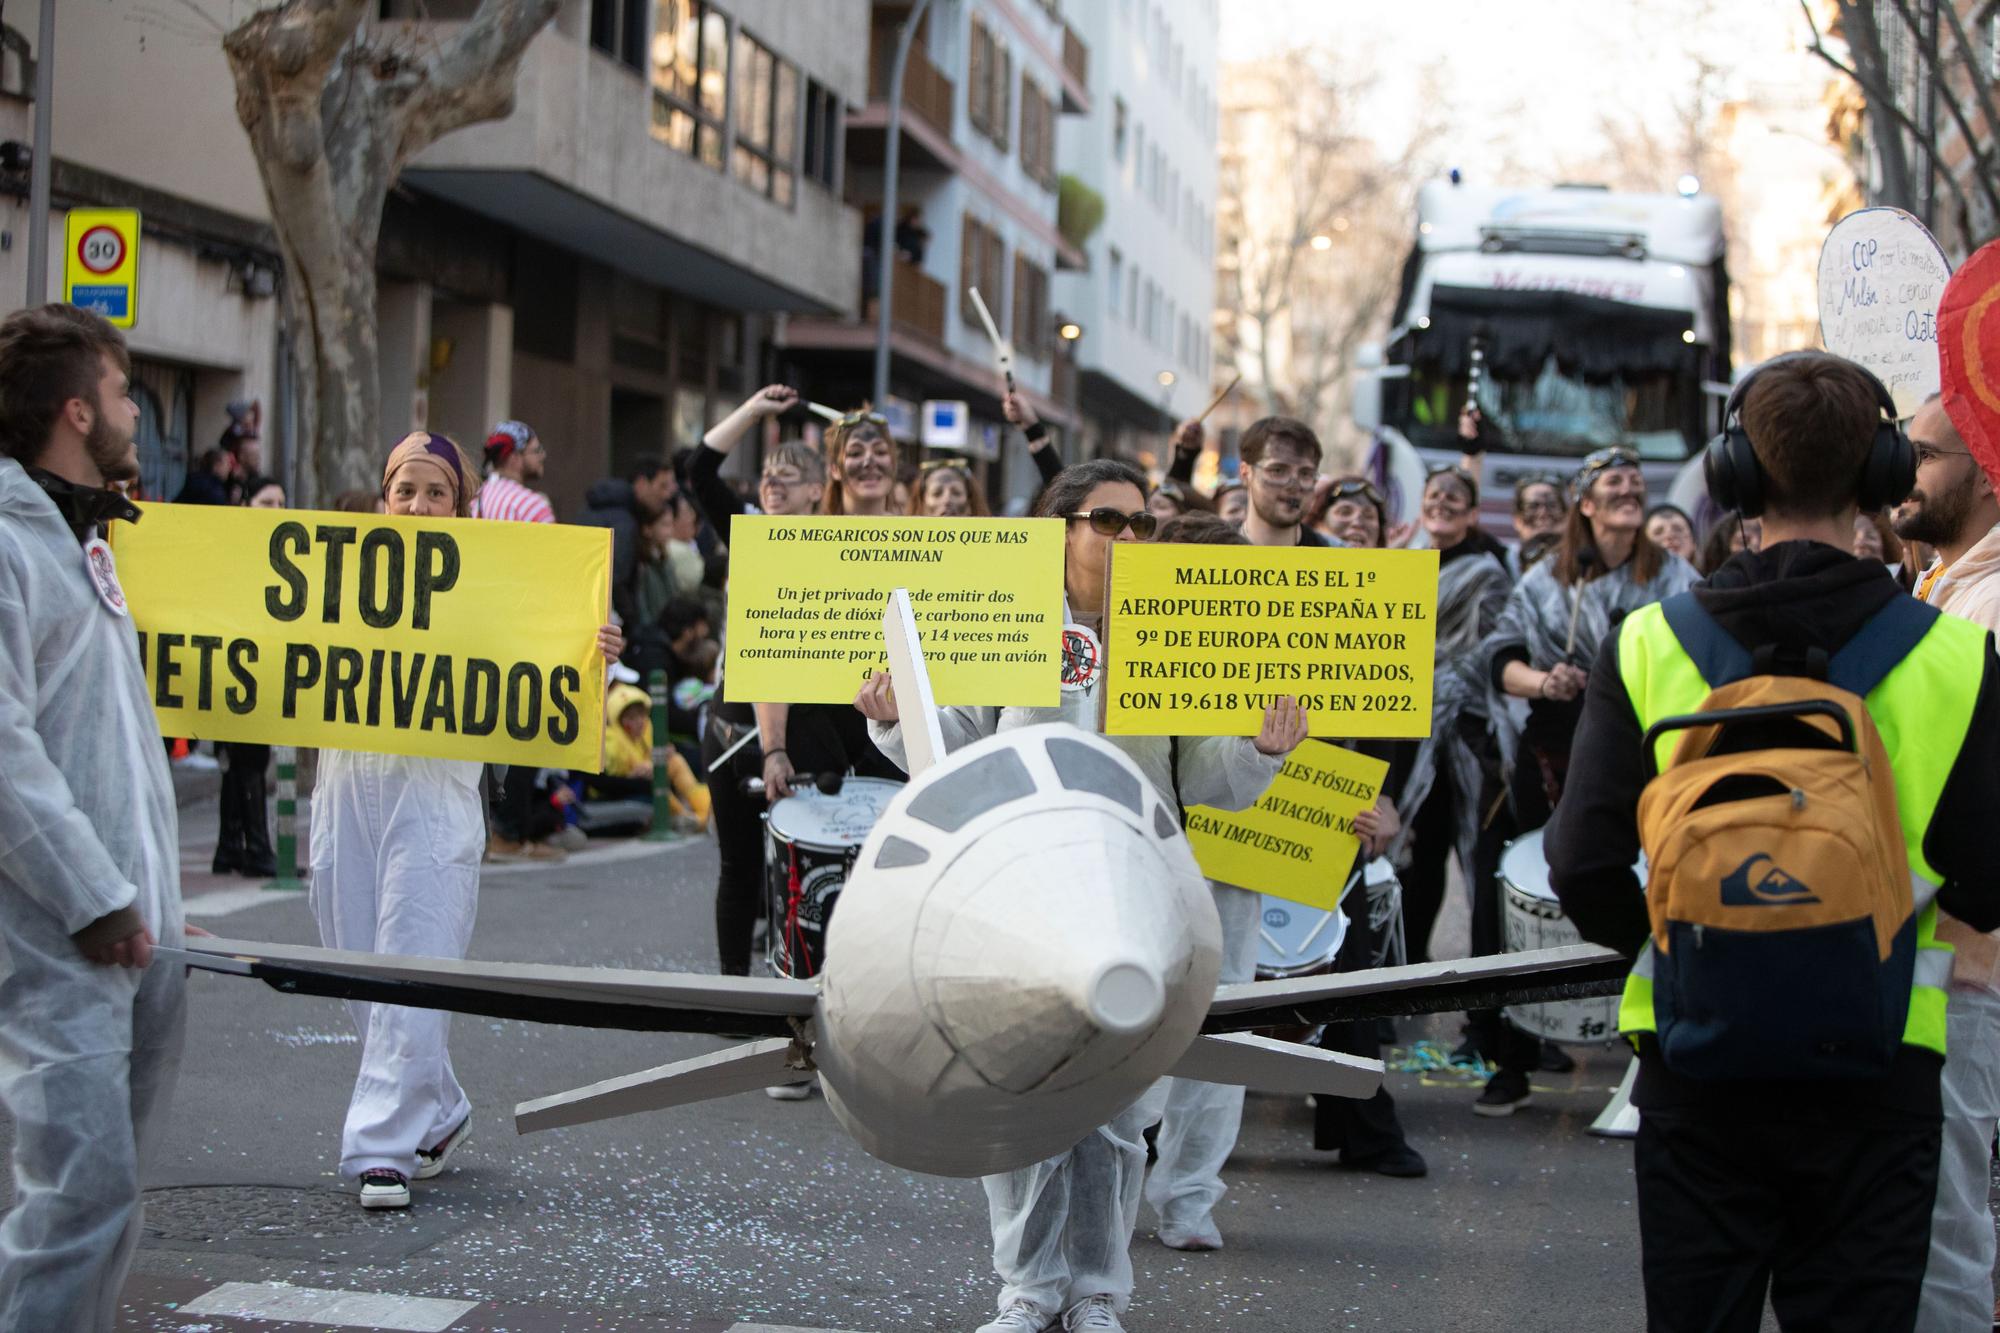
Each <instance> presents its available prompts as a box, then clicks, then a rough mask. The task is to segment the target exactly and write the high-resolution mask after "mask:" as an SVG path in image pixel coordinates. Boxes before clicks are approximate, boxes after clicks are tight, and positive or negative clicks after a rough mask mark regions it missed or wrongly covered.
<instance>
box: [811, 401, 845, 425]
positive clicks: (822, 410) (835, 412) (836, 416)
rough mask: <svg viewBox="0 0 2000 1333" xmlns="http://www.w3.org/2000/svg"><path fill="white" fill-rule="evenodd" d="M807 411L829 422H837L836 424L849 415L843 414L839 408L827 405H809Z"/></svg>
mask: <svg viewBox="0 0 2000 1333" xmlns="http://www.w3.org/2000/svg"><path fill="white" fill-rule="evenodd" d="M806 411H808V412H811V413H813V414H815V415H817V416H822V417H825V418H826V419H827V420H828V421H831V422H835V423H836V424H837V423H838V422H839V421H840V419H841V418H842V417H844V416H846V415H847V413H845V412H842V411H841V410H840V409H838V408H834V407H828V406H827V405H826V404H825V403H807V404H806Z"/></svg>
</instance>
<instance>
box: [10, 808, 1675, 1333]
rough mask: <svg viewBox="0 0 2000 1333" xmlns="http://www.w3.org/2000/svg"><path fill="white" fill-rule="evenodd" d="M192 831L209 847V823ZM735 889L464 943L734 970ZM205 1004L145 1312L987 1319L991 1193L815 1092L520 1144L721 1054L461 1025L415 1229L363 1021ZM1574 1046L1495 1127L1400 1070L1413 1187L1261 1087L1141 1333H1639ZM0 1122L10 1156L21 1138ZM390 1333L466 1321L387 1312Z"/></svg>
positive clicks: (157, 1220)
mask: <svg viewBox="0 0 2000 1333" xmlns="http://www.w3.org/2000/svg"><path fill="white" fill-rule="evenodd" d="M187 813H188V815H189V816H190V818H189V825H190V834H189V846H190V848H191V850H194V849H196V845H197V844H199V843H200V842H201V838H202V821H203V818H204V812H203V811H202V810H201V809H200V807H196V808H193V809H191V810H189V811H188V812H187ZM194 854H195V855H196V856H198V855H199V851H198V850H195V851H194ZM714 872H715V855H714V849H713V845H712V844H711V843H708V842H707V841H705V840H704V841H698V842H690V843H685V844H682V845H679V846H676V847H673V848H670V849H664V850H662V849H654V848H644V847H641V846H640V845H637V844H627V845H624V846H622V847H612V848H608V849H602V850H600V849H593V850H592V851H591V852H590V853H587V854H586V855H585V856H584V857H582V858H579V859H576V860H573V861H572V862H571V863H570V864H568V865H566V866H563V867H561V868H559V869H553V870H544V869H541V868H516V867H507V868H493V867H489V868H488V873H487V875H486V877H485V880H484V883H483V885H482V890H481V901H480V909H479V926H478V932H477V935H476V937H475V939H474V942H473V949H472V952H473V955H474V956H476V957H479V958H486V959H518V960H536V961H550V962H561V963H583V964H602V965H608V966H623V967H645V968H665V969H681V970H691V971H709V970H712V969H713V966H714V947H713V940H714V933H713V925H712V886H713V881H714ZM190 894H191V897H190V901H191V914H192V915H193V919H195V920H197V921H198V922H201V923H202V924H205V925H207V926H208V927H209V928H210V929H212V930H214V931H216V932H217V933H219V934H224V935H229V936H234V937H240V938H250V939H267V940H275V941H291V942H302V943H314V942H316V940H315V939H314V932H313V927H312V923H311V920H310V918H309V916H308V914H307V911H306V907H305V903H304V901H303V897H302V895H295V894H294V895H282V894H271V893H260V892H258V891H257V890H255V889H254V888H246V887H244V886H243V885H242V882H241V881H219V880H212V879H208V878H206V877H202V876H195V875H191V876H190ZM1459 915H1460V916H1461V917H1462V910H1461V911H1460V913H1459ZM1450 929H1451V927H1450V926H1447V933H1449V931H1450ZM1459 929H1460V931H1461V932H1462V925H1461V926H1460V927H1459ZM1461 938H1462V934H1461ZM1443 942H1444V943H1446V944H1448V943H1449V940H1448V939H1447V940H1446V941H1443ZM192 992H193V997H192V1010H191V1028H190V1039H189V1044H188V1051H187V1055H186V1060H185V1064H184V1068H183V1073H182V1077H181V1082H180V1088H179V1093H178V1096H177V1097H176V1100H175V1102H174V1107H173V1112H172V1119H171V1124H170V1126H169V1129H168V1131H167V1135H166V1149H165V1152H164V1156H163V1160H162V1161H161V1162H160V1164H159V1166H158V1168H157V1170H156V1174H155V1181H154V1185H155V1187H154V1189H153V1190H152V1191H151V1194H150V1203H149V1212H148V1235H147V1239H146V1242H145V1244H144V1246H143V1248H142V1250H141V1252H140V1254H139V1257H138V1261H137V1264H136V1267H135V1270H134V1277H133V1281H132V1282H131V1284H129V1285H128V1288H127V1296H128V1300H129V1302H130V1304H129V1308H128V1315H127V1325H126V1326H127V1327H130V1328H133V1329H147V1330H186V1331H190V1333H191V1331H192V1330H213V1331H214V1333H222V1331H223V1330H236V1329H251V1328H272V1329H277V1328H292V1329H297V1328H300V1327H302V1326H303V1325H301V1324H299V1323H270V1322H256V1321H248V1320H237V1319H231V1318H227V1317H206V1316H204V1317H199V1318H197V1317H196V1316H195V1315H194V1313H193V1312H192V1311H187V1310H184V1309H183V1307H184V1305H185V1303H186V1302H188V1301H189V1300H194V1299H196V1298H197V1297H200V1295H201V1293H204V1292H207V1291H209V1290H210V1289H211V1288H213V1287H215V1286H216V1285H217V1284H220V1283H230V1282H240V1283H264V1282H285V1283H291V1284H296V1285H299V1286H303V1287H310V1288H318V1289H325V1290H328V1291H334V1292H350V1293H352V1292H361V1293H384V1294H388V1295H390V1296H395V1297H406V1298H413V1297H428V1298H449V1299H451V1300H456V1301H459V1302H464V1303H479V1304H478V1306H477V1309H475V1310H474V1311H473V1312H472V1313H469V1314H466V1315H465V1316H463V1318H462V1319H460V1321H459V1322H456V1323H452V1324H451V1327H453V1328H455V1329H464V1328H473V1327H478V1328H487V1327H491V1328H496V1329H497V1328H501V1327H507V1328H515V1329H530V1328H550V1329H555V1328H614V1327H615V1328H630V1329H633V1330H639V1329H687V1330H717V1331H718V1333H719V1331H720V1330H724V1329H729V1328H732V1327H736V1326H738V1325H739V1324H747V1325H752V1326H758V1325H772V1326H784V1327H800V1328H811V1329H841V1330H856V1331H863V1333H874V1331H876V1330H890V1329H896V1330H904V1329H940V1330H943V1329H954V1330H970V1329H971V1328H973V1327H974V1326H976V1325H977V1324H979V1323H980V1322H982V1321H983V1320H984V1319H985V1318H987V1317H990V1316H989V1314H988V1311H990V1309H991V1308H992V1299H993V1295H994V1293H995V1290H996V1282H995V1280H994V1278H993V1275H992V1270H991V1267H990V1263H989V1257H988V1251H987V1229H986V1218H985V1207H984V1200H983V1197H982V1195H981V1193H980V1190H979V1187H978V1185H977V1183H976V1182H973V1181H957V1180H945V1179H937V1178H931V1177H924V1176H915V1175H910V1174H907V1173H905V1172H902V1171H900V1170H897V1169H894V1168H891V1167H888V1166H884V1165H882V1164H880V1163H878V1162H876V1161H875V1160H874V1159H872V1158H870V1157H868V1156H867V1155H866V1154H864V1153H863V1152H862V1151H861V1150H860V1149H859V1148H857V1147H855V1146H854V1145H853V1144H852V1143H851V1142H850V1141H849V1140H848V1139H847V1138H846V1137H845V1136H844V1135H843V1134H842V1133H841V1132H840V1130H839V1129H838V1128H837V1127H836V1126H835V1125H834V1123H833V1121H832V1119H831V1117H830V1116H829V1115H828V1114H827V1111H826V1107H825V1104H824V1102H823V1101H822V1100H820V1099H818V1098H814V1099H813V1100H812V1101H809V1102H804V1103H781V1102H774V1101H771V1100H769V1099H767V1098H765V1097H762V1096H759V1095H755V1094H753V1095H749V1096H743V1097H737V1098H734V1099H730V1100H727V1101H722V1102H714V1103H708V1104H706V1105H702V1106H697V1107H693V1108H687V1109H682V1110H676V1111H667V1112H659V1113H654V1114H651V1115H647V1116H643V1117H638V1118H633V1119H627V1120H621V1121H614V1122H609V1123H605V1124H599V1125H593V1126H586V1127H582V1128H576V1129H567V1130H559V1131H554V1132H550V1133H546V1134H540V1135H534V1136H530V1137H526V1138H522V1137H517V1136H516V1135H515V1134H514V1133H513V1131H512V1128H511V1123H510V1119H509V1111H510V1108H511V1107H512V1106H513V1104H514V1103H515V1102H517V1101H520V1100H523V1099H526V1098H529V1097H533V1096H537V1095H541V1094H545V1093H548V1092H552V1091H556V1090H559V1089H563V1088H569V1087H574V1086H577V1085H580V1084H583V1083H587V1082H591V1081H593V1080H596V1079H600V1078H604V1077H607V1076H611V1075H615V1074H619V1073H624V1072H629V1071H632V1070H636V1069H640V1068H644V1067H648V1066H652V1065H656V1064H661V1063H664V1062H667V1061H671V1060H675V1059H681V1058H685V1057H687V1056H689V1055H693V1054H697V1053H699V1052H701V1051H704V1050H707V1049H713V1048H714V1047H716V1046H717V1045H719V1044H721V1043H718V1042H715V1041H711V1040H707V1039H701V1038H689V1037H680V1038H677V1037H657V1036H648V1035H638V1034H631V1033H617V1032H593V1031H580V1030H573V1029H565V1028H553V1027H543V1026H536V1025H532V1024H526V1023H520V1022H511V1021H509V1022H495V1021H489V1020H485V1019H471V1018H463V1017H461V1018H459V1019H458V1020H457V1021H456V1023H455V1025H454V1028H453V1033H452V1054H453V1061H454V1064H455V1066H456V1068H457V1071H458V1073H459V1077H460V1079H461V1080H462V1081H463V1082H464V1084H465V1085H466V1087H467V1089H468V1091H469V1092H470V1093H471V1095H472V1097H473V1099H474V1102H475V1106H476V1109H475V1112H474V1116H475V1134H474V1138H473V1140H472V1142H471V1144H470V1145H469V1147H468V1148H467V1149H466V1150H465V1152H464V1153H463V1154H462V1155H460V1156H459V1157H458V1158H456V1159H455V1162H454V1169H452V1170H450V1171H448V1172H447V1173H446V1174H445V1175H444V1176H443V1177H442V1178H440V1179H439V1180H437V1181H434V1182H429V1183H427V1184H420V1185H418V1186H417V1189H418V1191H419V1194H418V1199H417V1204H416V1206H415V1207H413V1208H412V1209H410V1210H409V1211H408V1212H407V1213H406V1214H400V1215H398V1214H387V1215H382V1214H363V1213H362V1212H361V1211H360V1209H359V1208H358V1207H357V1206H356V1205H355V1204H354V1202H353V1201H352V1199H351V1197H349V1196H348V1195H347V1194H346V1193H345V1191H344V1190H343V1188H342V1186H341V1185H340V1183H339V1182H338V1181H337V1179H336V1178H335V1175H334V1166H335V1162H336V1158H337V1153H338V1136H339V1125H340V1120H341V1115H342V1112H343V1110H344V1108H345V1104H346V1100H347V1095H348V1091H349V1088H350V1086H351V1082H352V1079H353V1075H354V1070H355V1064H356V1059H357V1054H358V1047H357V1045H356V1041H355V1036H354V1032H353V1029H352V1028H351V1027H350V1025H349V1023H348V1020H347V1016H346V1013H345V1011H344V1009H343V1008H342V1007H341V1006H340V1005H338V1004H337V1003H335V1002H332V1001H325V1000H316V999H308V998H300V997H289V996H284V995H280V994H278V993H276V992H273V991H271V990H268V989H266V988H265V987H263V986H262V985H260V984H258V983H254V982H249V981H243V980H238V979H234V978H226V977H219V976H213V975H202V976H198V977H196V978H195V979H194V982H193V986H192ZM1455 1035H1456V1022H1455V1021H1446V1020H1441V1019H1440V1020H1429V1021H1424V1022H1420V1021H1417V1020H1406V1022H1405V1026H1404V1029H1403V1032H1402V1036H1403V1037H1404V1038H1405V1040H1406V1041H1407V1040H1414V1039H1416V1038H1419V1037H1424V1036H1431V1037H1435V1038H1438V1039H1440V1040H1443V1041H1445V1042H1447V1043H1449V1042H1450V1041H1452V1040H1455ZM1581 1054H1582V1056H1583V1063H1582V1065H1581V1068H1580V1069H1579V1070H1578V1072H1577V1073H1575V1074H1572V1075H1563V1076H1555V1075H1544V1076H1542V1077H1541V1079H1540V1080H1539V1082H1538V1086H1537V1094H1536V1100H1535V1103H1534V1104H1533V1105H1532V1106H1530V1107H1528V1108H1524V1109H1523V1110H1521V1111H1520V1112H1518V1113H1517V1114H1516V1115H1515V1116H1514V1117H1512V1118H1511V1119H1507V1120H1486V1119H1481V1118H1479V1117H1476V1116H1474V1115H1473V1114H1472V1113H1471V1110H1470V1103H1471V1100H1472V1097H1473V1096H1474V1094H1475V1093H1476V1091H1477V1086H1476V1084H1467V1083H1464V1082H1462V1081H1461V1080H1460V1079H1458V1078H1456V1077H1453V1076H1445V1077H1443V1078H1439V1077H1437V1076H1420V1075H1416V1074H1395V1075H1392V1081H1391V1087H1392V1090H1393V1091H1394V1093H1395V1095H1396V1096H1397V1098H1398V1100H1399V1101H1400V1103H1401V1105H1402V1108H1403V1114H1404V1119H1405V1122H1406V1124H1407V1125H1408V1127H1409V1131H1410V1135H1411V1139H1412V1141H1413V1143H1414V1144H1416V1146H1417V1147H1418V1148H1419V1149H1420V1151H1422V1152H1423V1153H1424V1154H1425V1155H1426V1157H1428V1158H1429V1160H1430V1164H1431V1173H1430V1176H1429V1177H1428V1178H1427V1179H1423V1180H1415V1181H1408V1180H1389V1179H1384V1178H1381V1177H1378V1176H1374V1175H1370V1174H1361V1173H1354V1172H1349V1171H1345V1170H1342V1169H1340V1168H1339V1167H1337V1166H1336V1165H1334V1163H1333V1162H1332V1160H1330V1158H1329V1157H1327V1156H1325V1155H1320V1154H1315V1153H1314V1152H1312V1151H1311V1148H1310V1131H1311V1112H1310V1111H1309V1110H1308V1108H1307V1107H1306V1106H1305V1104H1304V1103H1303V1101H1302V1100H1299V1099H1293V1098H1276V1097H1263V1096H1256V1095H1253V1096H1252V1098H1251V1100H1250V1105H1249V1109H1248V1113H1247V1115H1246V1117H1245V1124H1244V1129H1243V1135H1242V1138H1241V1141H1240V1143H1239V1145H1238V1148H1237V1152H1236V1155H1235V1157H1234V1159H1233V1160H1232V1162H1231V1164H1230V1168H1229V1170H1228V1172H1227V1174H1226V1179H1227V1182H1228V1184H1229V1186H1230V1189H1229V1193H1228V1195H1227V1197H1226V1198H1225V1199H1224V1200H1223V1202H1222V1204H1221V1206H1220V1207H1219V1209H1218V1210H1217V1218H1218V1221H1219V1223H1220V1225H1221V1227H1222V1230H1223V1232H1224V1235H1225V1237H1226V1238H1227V1242H1228V1246H1227V1248H1226V1249H1225V1250H1224V1251H1222V1252H1221V1253H1218V1254H1208V1255H1183V1254H1178V1253H1175V1252H1173V1251H1169V1250H1167V1249H1165V1248H1163V1247H1162V1246H1161V1245H1160V1244H1159V1243H1158V1241H1157V1240H1156V1239H1155V1238H1154V1236H1153V1233H1152V1223H1153V1219H1152V1218H1151V1217H1150V1215H1149V1216H1146V1217H1143V1218H1142V1220H1141V1223H1140V1230H1139V1234H1138V1236H1137V1238H1136V1239H1135V1241H1134V1257H1135V1263H1136V1267H1137V1272H1138V1283H1137V1292H1136V1295H1135V1298H1134V1303H1133V1308H1132V1312H1131V1314H1130V1315H1129V1316H1128V1318H1127V1323H1128V1325H1129V1327H1131V1328H1132V1329H1133V1330H1135V1333H1141V1331H1144V1330H1194V1329H1204V1330H1205V1329H1217V1328H1251V1327H1254V1328H1258V1329H1271V1330H1301V1331H1304V1330H1315V1331H1317V1330H1323V1329H1328V1328H1355V1329H1361V1328H1371V1329H1442V1328H1454V1327H1455V1328H1496V1327H1508V1328H1522V1329H1537V1330H1561V1329H1580V1330H1581V1329H1588V1330H1604V1329H1617V1328H1638V1327H1640V1326H1641V1324H1642V1322H1643V1320H1642V1316H1641V1302H1640V1294H1639V1276H1638V1256H1637V1233H1636V1228H1635V1224H1634V1220H1633V1210H1632V1180H1631V1169H1630V1148H1629V1145H1628V1144H1626V1143H1624V1142H1619V1141H1613V1140H1606V1139H1600V1138H1594V1137H1591V1136H1590V1135H1588V1134H1586V1133H1585V1132H1584V1131H1585V1127H1586V1126H1587V1125H1588V1124H1589V1123H1590V1121H1591V1119H1592V1118H1593V1117H1594V1116H1595V1115H1596V1114H1597V1112H1598V1111H1599V1110H1600V1109H1601V1108H1602V1106H1603V1105H1604V1103H1605V1101H1606V1099H1607V1098H1608V1096H1609V1094H1610V1092H1611V1090H1612V1087H1613V1085H1614V1084H1615V1083H1616V1081H1617V1078H1618V1076H1619V1075H1620V1074H1621V1073H1622V1070H1623V1064H1624V1061H1623V1057H1622V1056H1620V1055H1619V1054H1618V1053H1617V1052H1616V1051H1613V1050H1608V1049H1607V1050H1592V1051H1589V1052H1584V1053H1581ZM0 1132H5V1134H6V1137H7V1139H8V1140H10V1141H11V1127H7V1126H4V1125H0ZM200 1308H203V1307H202V1306H200V1305H199V1304H198V1305H197V1306H196V1309H200ZM209 1308H213V1306H211V1307H209ZM343 1308H346V1309H348V1310H349V1311H350V1315H349V1316H344V1317H342V1318H340V1319H333V1318H330V1317H329V1318H316V1319H315V1325H316V1326H318V1327H340V1326H349V1327H371V1326H378V1325H377V1324H374V1323H370V1322H368V1320H369V1319H372V1318H374V1316H367V1315H353V1314H352V1313H351V1311H352V1310H353V1309H355V1308H358V1307H353V1306H351V1305H350V1306H348V1307H343ZM412 1308H414V1307H412ZM427 1308H429V1307H427ZM436 1308H441V1309H445V1310H446V1312H447V1314H448V1313H449V1311H450V1309H455V1308H459V1307H436ZM443 1317H444V1316H439V1318H443ZM350 1318H351V1319H352V1320H354V1321H355V1322H348V1320H349V1319H350ZM411 1318H412V1319H415V1316H411ZM482 1321H484V1322H482ZM379 1326H383V1327H433V1326H434V1327H443V1326H444V1324H442V1323H435V1324H423V1323H421V1322H404V1323H395V1322H391V1321H390V1317H389V1316H383V1317H382V1322H381V1323H380V1324H379Z"/></svg>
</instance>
